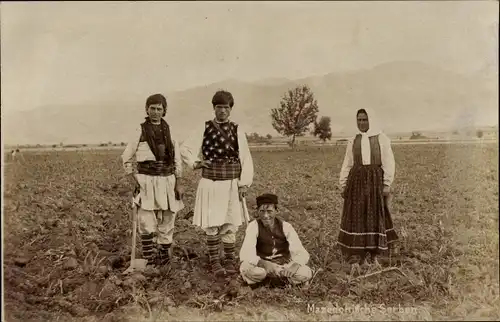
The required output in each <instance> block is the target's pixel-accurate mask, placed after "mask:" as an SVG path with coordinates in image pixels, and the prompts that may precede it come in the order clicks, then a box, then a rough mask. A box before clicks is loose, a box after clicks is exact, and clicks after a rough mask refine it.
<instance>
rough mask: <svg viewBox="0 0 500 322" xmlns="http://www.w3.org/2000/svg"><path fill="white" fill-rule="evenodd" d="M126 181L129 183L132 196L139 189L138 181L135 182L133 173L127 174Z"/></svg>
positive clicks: (135, 178)
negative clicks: (131, 188)
mask: <svg viewBox="0 0 500 322" xmlns="http://www.w3.org/2000/svg"><path fill="white" fill-rule="evenodd" d="M127 179H128V181H129V182H130V185H131V186H132V187H133V191H134V195H135V192H136V190H138V189H140V188H141V185H140V184H139V181H138V180H137V177H136V176H135V173H130V174H128V175H127Z"/></svg>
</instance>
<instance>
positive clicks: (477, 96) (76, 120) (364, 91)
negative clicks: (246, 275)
mask: <svg viewBox="0 0 500 322" xmlns="http://www.w3.org/2000/svg"><path fill="white" fill-rule="evenodd" d="M497 82H498V79H496V78H492V77H491V75H474V76H470V77H466V76H463V75H460V74H456V73H453V72H450V71H445V70H442V69H439V68H437V67H435V66H430V65H427V64H423V63H417V62H392V63H387V64H383V65H379V66H377V67H375V68H373V69H369V70H359V71H354V72H345V73H330V74H326V75H322V76H313V77H308V78H304V79H296V80H287V79H284V78H272V79H264V80H262V81H257V82H252V83H248V82H242V81H238V80H227V81H223V82H219V83H215V84H209V85H207V86H202V87H195V88H191V89H187V90H184V91H178V92H173V93H168V92H166V93H165V94H166V96H167V100H168V104H169V108H168V114H167V120H168V121H169V123H170V124H171V125H172V129H173V132H174V133H175V134H177V135H178V136H180V137H181V139H183V138H185V137H186V136H187V135H189V133H190V131H191V130H192V129H193V128H194V127H195V126H200V124H201V123H202V122H203V121H204V120H206V119H209V118H211V117H213V113H212V107H211V104H210V101H211V98H212V95H213V94H214V93H215V91H216V90H218V89H221V88H224V89H227V90H229V91H231V92H232V93H233V95H234V97H235V107H234V109H233V114H232V119H233V120H235V121H236V122H239V123H241V124H242V125H244V127H245V128H246V129H247V131H248V132H257V133H259V134H262V135H266V134H268V133H269V134H271V135H273V136H274V135H277V133H276V132H275V131H274V129H273V128H272V126H271V119H270V110H271V108H274V107H277V106H278V105H279V101H280V99H281V97H282V96H283V94H284V93H285V92H286V91H287V90H288V89H290V88H293V87H294V86H296V85H300V84H307V85H309V86H310V87H311V89H312V90H313V92H314V93H315V97H316V99H317V100H318V104H319V108H320V113H319V115H320V116H322V115H328V116H330V117H331V118H332V131H333V132H334V133H335V135H340V136H342V135H349V134H350V133H352V132H351V131H352V130H353V129H354V128H355V121H354V120H355V118H354V113H355V111H356V109H358V108H362V107H364V106H369V107H372V108H376V109H377V112H378V114H379V117H380V118H381V119H382V121H384V130H385V131H386V132H388V133H390V132H405V133H408V132H409V133H411V131H414V130H415V131H416V130H419V131H425V130H436V129H440V130H448V129H450V130H453V129H457V128H464V127H475V126H489V125H494V124H496V123H497V120H498V92H497ZM114 95H115V97H116V98H117V99H116V101H112V102H90V103H85V104H75V105H73V106H58V105H52V106H44V107H40V108H37V109H35V110H33V111H31V112H29V113H28V112H26V111H23V112H14V113H12V112H7V113H4V115H3V116H2V117H3V122H2V131H3V132H2V135H3V137H4V142H5V143H7V144H16V143H18V144H35V143H40V144H59V143H60V142H63V143H74V142H77V143H99V142H108V141H112V142H117V143H119V142H123V141H127V140H128V137H129V136H130V131H131V127H133V126H135V125H137V124H138V123H139V122H141V121H142V119H143V117H144V102H145V99H146V97H137V96H133V95H131V94H130V93H123V95H121V94H120V93H114Z"/></svg>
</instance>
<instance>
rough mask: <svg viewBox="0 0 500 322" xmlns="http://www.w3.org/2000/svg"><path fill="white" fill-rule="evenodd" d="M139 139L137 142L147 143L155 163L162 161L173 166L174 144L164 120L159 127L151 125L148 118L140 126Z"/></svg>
mask: <svg viewBox="0 0 500 322" xmlns="http://www.w3.org/2000/svg"><path fill="white" fill-rule="evenodd" d="M141 130H142V131H141V138H140V140H139V142H147V143H148V146H149V148H150V149H151V151H152V152H153V155H154V156H155V159H156V161H163V162H165V163H166V164H167V165H173V164H174V159H175V151H174V144H173V143H172V137H171V134H170V127H169V125H168V124H167V122H166V121H165V120H164V119H161V122H160V124H159V125H155V124H152V123H151V121H150V120H149V118H148V117H147V118H146V121H145V122H144V123H142V124H141Z"/></svg>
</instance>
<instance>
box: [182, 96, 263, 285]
mask: <svg viewBox="0 0 500 322" xmlns="http://www.w3.org/2000/svg"><path fill="white" fill-rule="evenodd" d="M233 105H234V99H233V96H232V95H231V93H229V92H227V91H218V92H216V93H215V95H214V96H213V98H212V106H213V110H214V113H215V118H214V119H211V120H208V121H206V122H205V123H204V124H203V127H202V126H200V127H199V128H198V129H197V131H196V132H195V133H193V135H192V136H191V137H190V139H189V140H187V141H185V142H184V143H183V144H182V147H181V150H182V152H181V155H182V159H183V160H184V162H185V163H186V164H187V165H188V166H189V167H191V168H192V169H202V174H201V175H202V178H201V179H200V182H199V184H198V189H197V191H196V201H195V206H194V217H193V224H194V225H196V226H199V227H201V228H202V229H203V230H204V231H205V233H206V238H207V246H208V254H209V260H210V264H211V267H212V272H213V273H214V274H215V275H216V276H223V275H226V273H237V272H238V267H237V265H236V262H235V249H234V247H235V246H234V243H235V241H236V235H235V233H236V232H237V230H238V227H239V226H240V225H241V224H242V223H244V222H246V221H248V220H249V216H248V213H247V212H246V211H244V210H243V207H242V198H243V197H244V196H245V195H246V193H247V189H248V187H250V185H251V184H252V181H253V174H254V169H253V161H252V156H251V154H250V149H249V147H248V142H247V139H246V134H245V131H244V130H243V129H242V128H241V126H239V125H238V124H236V123H234V122H232V121H230V120H229V116H230V113H231V110H232V108H233ZM200 125H201V124H200ZM220 242H222V243H223V246H224V254H225V259H226V261H225V263H224V264H225V265H224V267H222V265H221V262H220V259H219V247H220Z"/></svg>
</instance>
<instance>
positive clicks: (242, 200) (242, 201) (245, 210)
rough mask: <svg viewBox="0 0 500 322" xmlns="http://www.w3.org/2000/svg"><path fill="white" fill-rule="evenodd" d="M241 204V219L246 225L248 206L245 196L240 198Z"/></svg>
mask: <svg viewBox="0 0 500 322" xmlns="http://www.w3.org/2000/svg"><path fill="white" fill-rule="evenodd" d="M241 205H242V206H243V221H244V222H245V226H248V219H247V216H246V214H248V208H247V198H246V197H243V198H242V199H241Z"/></svg>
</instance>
